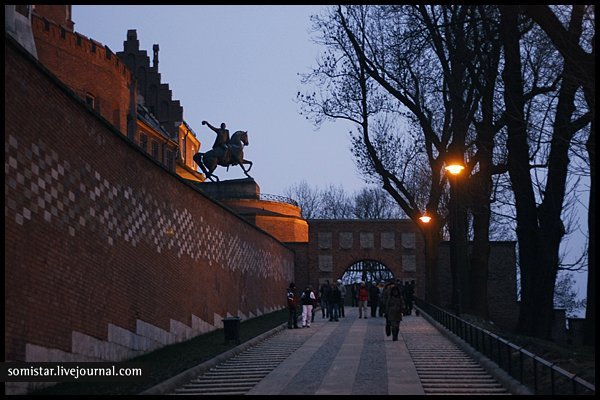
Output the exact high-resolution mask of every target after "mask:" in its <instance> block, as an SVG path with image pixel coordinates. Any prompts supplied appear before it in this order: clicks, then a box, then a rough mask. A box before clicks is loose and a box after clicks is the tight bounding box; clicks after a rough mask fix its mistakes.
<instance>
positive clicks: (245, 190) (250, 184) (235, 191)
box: [196, 178, 260, 200]
mask: <svg viewBox="0 0 600 400" xmlns="http://www.w3.org/2000/svg"><path fill="white" fill-rule="evenodd" d="M196 186H197V187H198V188H199V189H200V190H202V192H204V193H205V194H206V195H207V196H209V197H212V198H213V199H215V200H229V199H254V200H258V199H259V198H260V188H259V187H258V184H257V183H256V182H255V181H254V179H252V178H244V179H231V180H228V181H220V182H203V183H202V184H199V185H196Z"/></svg>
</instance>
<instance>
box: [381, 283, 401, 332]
mask: <svg viewBox="0 0 600 400" xmlns="http://www.w3.org/2000/svg"><path fill="white" fill-rule="evenodd" d="M403 311H404V299H403V296H402V291H401V290H400V287H399V286H398V285H396V284H395V285H393V286H391V287H390V289H389V291H388V292H387V295H386V296H385V315H386V318H387V321H388V322H389V324H390V327H391V333H392V340H393V341H397V340H398V333H399V332H400V321H402V312H403Z"/></svg>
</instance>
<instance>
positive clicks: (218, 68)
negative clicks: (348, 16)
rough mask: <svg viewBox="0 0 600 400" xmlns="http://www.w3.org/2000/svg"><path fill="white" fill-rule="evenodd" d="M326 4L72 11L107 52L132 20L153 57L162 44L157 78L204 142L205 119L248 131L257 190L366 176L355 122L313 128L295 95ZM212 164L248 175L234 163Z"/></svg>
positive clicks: (313, 52)
mask: <svg viewBox="0 0 600 400" xmlns="http://www.w3.org/2000/svg"><path fill="white" fill-rule="evenodd" d="M323 7H324V6H299V5H287V6H274V5H268V6H264V5H263V6H242V5H229V6H202V5H191V6H189V5H186V6H181V5H176V6H164V5H162V6H150V5H144V6H139V5H138V6H135V5H134V6H119V5H99V6H97V5H74V6H73V8H72V19H73V21H74V22H75V30H76V31H77V32H79V33H81V34H83V35H85V36H87V37H90V38H92V39H94V40H96V41H98V42H100V43H102V44H104V45H107V46H108V47H109V48H110V49H111V50H112V51H113V52H117V51H122V50H123V42H124V41H125V40H126V38H127V30H128V29H136V30H137V36H138V40H139V41H140V48H141V49H143V50H146V51H147V52H148V54H149V56H150V59H151V60H152V46H153V45H154V44H158V45H159V46H160V51H159V72H160V73H161V80H162V82H163V83H168V84H169V87H170V89H171V90H172V92H173V98H174V99H175V100H180V102H181V105H182V106H183V112H184V119H185V120H186V122H187V123H188V124H189V125H190V126H191V127H192V129H193V130H194V131H195V132H196V134H197V136H198V137H199V139H200V141H201V142H202V150H203V151H206V150H208V149H210V146H212V143H213V141H214V133H213V132H212V131H210V130H209V129H208V128H207V127H206V126H202V125H201V122H202V120H207V121H208V122H210V123H211V124H212V125H214V126H218V125H219V124H220V123H221V122H225V123H226V124H227V127H228V128H229V130H230V132H231V133H233V132H235V131H237V130H247V131H248V136H249V140H250V146H248V147H247V148H246V149H245V151H244V156H245V158H246V159H248V160H251V161H252V162H253V163H254V165H253V167H252V170H251V171H250V175H252V177H253V178H254V179H255V180H256V182H257V183H258V185H259V186H260V189H261V193H268V194H276V195H283V194H284V192H285V189H287V188H289V187H290V186H291V185H292V184H296V183H299V182H300V181H302V180H306V181H307V182H308V183H309V184H310V185H313V186H319V187H324V186H326V185H329V184H334V185H341V186H343V187H344V189H345V190H346V191H347V192H348V193H351V192H354V191H355V190H358V189H360V188H361V187H362V186H364V185H365V184H364V183H363V181H362V180H361V179H360V177H359V175H358V173H357V170H356V168H355V165H354V162H353V159H352V155H351V153H350V147H349V146H350V139H349V135H348V132H349V130H350V129H351V126H350V125H348V124H344V123H343V122H332V123H327V124H326V125H324V126H323V127H321V129H319V130H315V127H314V126H313V124H312V122H310V121H307V120H306V119H305V118H304V117H303V116H301V115H300V113H299V106H298V104H297V103H295V102H294V99H295V96H296V93H297V92H298V91H304V89H305V88H304V87H303V85H301V83H300V77H299V76H298V74H299V73H306V72H309V70H310V68H311V67H312V66H314V65H315V60H316V57H317V54H318V52H319V50H320V49H319V47H318V45H316V44H315V43H313V42H312V41H311V35H310V32H309V28H310V26H311V23H310V15H311V14H315V13H317V12H319V10H320V9H322V8H323ZM215 173H216V174H217V175H218V176H219V177H220V178H221V179H236V178H243V177H244V175H243V173H242V171H241V169H240V168H239V167H235V168H230V169H229V172H227V171H226V169H224V168H222V167H219V168H218V169H217V171H215Z"/></svg>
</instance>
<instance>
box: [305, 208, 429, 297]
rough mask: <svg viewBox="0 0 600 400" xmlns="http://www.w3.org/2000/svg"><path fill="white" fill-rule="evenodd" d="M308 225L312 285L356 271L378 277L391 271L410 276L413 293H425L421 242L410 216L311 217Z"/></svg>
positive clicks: (399, 276) (405, 278) (405, 277)
mask: <svg viewBox="0 0 600 400" xmlns="http://www.w3.org/2000/svg"><path fill="white" fill-rule="evenodd" d="M308 226H309V233H308V236H309V237H308V271H307V272H308V273H307V280H308V283H309V284H311V285H312V286H313V287H314V288H318V287H319V286H320V285H321V284H322V283H323V282H325V281H326V280H329V282H332V281H334V280H337V279H342V278H343V277H344V276H346V278H345V279H344V284H349V283H352V282H349V281H348V278H349V279H352V280H353V281H354V278H353V277H355V276H356V277H358V276H361V277H366V278H367V279H379V278H380V277H385V276H389V274H390V273H391V275H392V276H391V277H393V278H395V279H400V280H402V281H412V280H414V281H415V283H416V289H415V295H417V296H419V295H422V294H423V293H424V290H425V258H424V257H425V256H424V242H423V237H422V235H421V233H420V232H419V230H418V228H417V227H416V226H415V224H414V223H413V222H412V221H411V220H408V219H403V220H398V219H395V220H387V219H386V220H383V219H378V220H339V219H338V220H336V219H313V220H309V221H308ZM358 280H362V278H360V279H358Z"/></svg>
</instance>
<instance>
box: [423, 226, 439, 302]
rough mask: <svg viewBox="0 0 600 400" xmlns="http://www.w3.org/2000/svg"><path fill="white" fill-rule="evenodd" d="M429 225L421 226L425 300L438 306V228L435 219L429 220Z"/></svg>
mask: <svg viewBox="0 0 600 400" xmlns="http://www.w3.org/2000/svg"><path fill="white" fill-rule="evenodd" d="M429 224H432V225H431V226H424V227H423V228H422V232H423V238H424V242H425V301H426V302H428V303H430V304H433V305H436V306H440V293H439V282H438V275H439V269H438V258H439V247H440V241H441V238H440V228H439V224H438V223H437V222H435V221H433V220H432V221H431V222H429Z"/></svg>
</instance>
